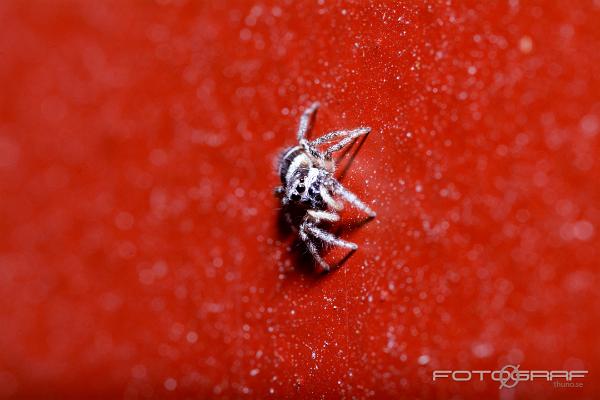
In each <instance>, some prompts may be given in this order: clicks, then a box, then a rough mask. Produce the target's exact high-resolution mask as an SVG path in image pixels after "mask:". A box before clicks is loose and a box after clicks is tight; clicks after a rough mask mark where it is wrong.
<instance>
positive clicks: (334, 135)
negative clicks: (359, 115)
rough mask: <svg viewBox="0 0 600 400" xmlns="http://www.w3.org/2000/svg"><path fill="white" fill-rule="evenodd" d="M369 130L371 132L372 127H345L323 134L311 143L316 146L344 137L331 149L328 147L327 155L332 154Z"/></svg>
mask: <svg viewBox="0 0 600 400" xmlns="http://www.w3.org/2000/svg"><path fill="white" fill-rule="evenodd" d="M369 132H371V128H369V127H360V128H356V129H350V130H346V129H344V130H340V131H333V132H329V133H327V134H325V135H323V136H321V137H320V138H317V139H315V140H313V141H311V142H310V145H311V146H314V147H316V146H320V145H322V144H323V143H327V142H331V141H333V140H335V139H339V138H343V139H342V140H340V141H339V142H338V143H336V144H335V145H333V146H331V147H330V148H329V149H327V151H326V153H325V155H327V153H329V156H331V154H332V153H334V152H336V151H338V150H341V149H342V148H343V147H344V146H346V145H348V144H349V143H350V142H352V141H353V140H354V139H355V138H357V137H359V136H362V135H366V134H367V133H369Z"/></svg>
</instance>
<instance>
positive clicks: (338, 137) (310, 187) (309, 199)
mask: <svg viewBox="0 0 600 400" xmlns="http://www.w3.org/2000/svg"><path fill="white" fill-rule="evenodd" d="M318 107H319V103H313V104H312V105H311V106H310V107H309V108H307V109H306V110H305V111H304V113H303V114H302V116H301V117H300V126H299V127H298V134H297V139H298V145H297V146H294V147H289V148H287V149H285V150H284V151H283V152H282V153H281V156H280V157H279V162H278V169H279V176H280V178H281V183H282V186H280V187H278V188H277V189H276V190H275V192H276V193H277V194H278V195H279V196H280V197H281V203H282V205H283V206H284V207H286V208H289V207H293V208H296V209H299V210H301V212H302V214H303V218H302V220H301V222H300V224H299V228H298V232H299V235H300V238H301V239H302V240H303V241H304V242H305V243H306V246H307V247H308V250H309V251H310V252H311V254H312V255H313V257H314V258H315V260H316V261H317V262H318V263H319V264H320V265H321V267H322V268H323V269H324V270H326V271H329V269H330V267H329V265H328V264H327V263H326V262H325V261H324V260H323V258H322V257H321V256H320V255H319V252H318V248H317V246H316V245H315V243H314V240H315V239H318V240H320V241H322V242H325V243H328V244H332V245H335V246H340V247H345V248H348V249H352V250H356V249H357V248H358V246H357V245H356V244H354V243H351V242H347V241H345V240H342V239H340V238H338V237H336V236H334V235H333V234H331V233H329V232H327V231H325V230H323V229H321V228H320V227H318V226H317V225H318V224H319V223H320V222H321V221H325V222H336V221H338V220H339V219H340V217H339V215H338V214H337V213H336V211H340V210H341V209H342V208H343V204H342V203H341V202H338V201H337V200H335V199H334V197H335V196H339V197H340V198H341V200H345V201H347V202H348V203H350V204H351V205H353V206H354V207H356V208H358V209H359V210H361V211H363V212H365V213H367V214H368V215H369V217H375V212H374V211H373V210H371V209H370V208H369V206H367V205H366V204H365V203H363V202H362V201H361V200H360V199H359V198H358V197H357V196H356V195H355V194H354V193H352V192H350V191H349V190H348V189H346V188H345V187H343V186H342V185H341V184H340V183H339V182H338V181H337V179H336V178H335V177H334V175H333V174H334V172H335V162H334V160H333V158H332V154H333V153H334V152H336V151H339V150H341V149H342V148H344V147H345V146H347V145H348V144H350V143H352V141H353V140H354V139H356V138H357V137H359V136H362V135H366V134H367V133H369V132H370V130H371V128H367V127H361V128H356V129H351V130H339V131H333V132H329V133H327V134H325V135H323V136H321V137H319V138H317V139H315V140H312V141H308V140H307V139H306V136H307V134H308V133H309V131H310V129H311V127H312V119H313V116H314V114H315V113H316V111H317V108H318ZM331 142H336V143H335V144H331ZM326 143H327V144H328V147H326V148H325V149H323V150H321V149H320V148H321V147H322V146H323V145H325V144H326ZM285 215H286V218H287V220H288V222H289V223H290V224H292V225H293V224H294V221H293V219H292V218H291V214H290V213H289V212H288V211H287V210H286V214H285Z"/></svg>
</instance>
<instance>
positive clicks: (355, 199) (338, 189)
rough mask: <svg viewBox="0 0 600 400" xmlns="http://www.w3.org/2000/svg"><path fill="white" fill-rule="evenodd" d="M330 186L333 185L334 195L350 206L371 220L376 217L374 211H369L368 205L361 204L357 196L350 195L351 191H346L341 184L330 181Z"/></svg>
mask: <svg viewBox="0 0 600 400" xmlns="http://www.w3.org/2000/svg"><path fill="white" fill-rule="evenodd" d="M331 184H332V185H333V191H334V192H335V193H337V194H339V195H340V196H341V197H342V198H343V199H344V200H346V201H347V202H348V203H350V204H352V205H353V206H354V207H356V208H358V209H359V210H361V211H363V212H365V213H366V214H368V215H369V217H371V218H374V217H375V216H377V213H376V212H375V211H373V210H371V208H370V207H369V206H368V205H366V204H365V203H363V202H362V200H360V199H359V198H358V196H357V195H355V194H354V193H352V192H351V191H349V190H348V189H346V188H345V187H343V186H342V184H341V183H339V182H338V181H336V180H332V181H331Z"/></svg>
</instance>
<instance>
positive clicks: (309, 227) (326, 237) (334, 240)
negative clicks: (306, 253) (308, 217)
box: [304, 222, 358, 250]
mask: <svg viewBox="0 0 600 400" xmlns="http://www.w3.org/2000/svg"><path fill="white" fill-rule="evenodd" d="M304 229H305V230H306V231H308V233H310V234H311V235H312V236H314V237H316V238H317V239H320V240H322V241H324V242H325V243H329V244H332V245H334V246H339V247H345V248H347V249H351V250H356V249H358V246H357V245H356V243H352V242H347V241H345V240H343V239H340V238H338V237H336V236H335V235H332V234H331V233H329V232H325V231H324V230H322V229H319V228H317V227H316V226H315V225H313V224H312V223H310V222H308V223H307V224H306V225H305V228H304Z"/></svg>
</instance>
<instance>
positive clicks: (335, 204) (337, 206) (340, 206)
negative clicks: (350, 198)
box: [319, 185, 344, 211]
mask: <svg viewBox="0 0 600 400" xmlns="http://www.w3.org/2000/svg"><path fill="white" fill-rule="evenodd" d="M319 193H320V194H321V197H322V198H323V201H324V202H325V203H327V205H328V206H329V207H331V208H333V209H334V210H335V211H340V210H342V209H343V208H344V205H343V204H342V203H339V202H337V201H335V199H334V198H333V197H332V196H331V195H330V194H329V190H327V188H326V187H325V186H324V185H323V186H321V190H319Z"/></svg>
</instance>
